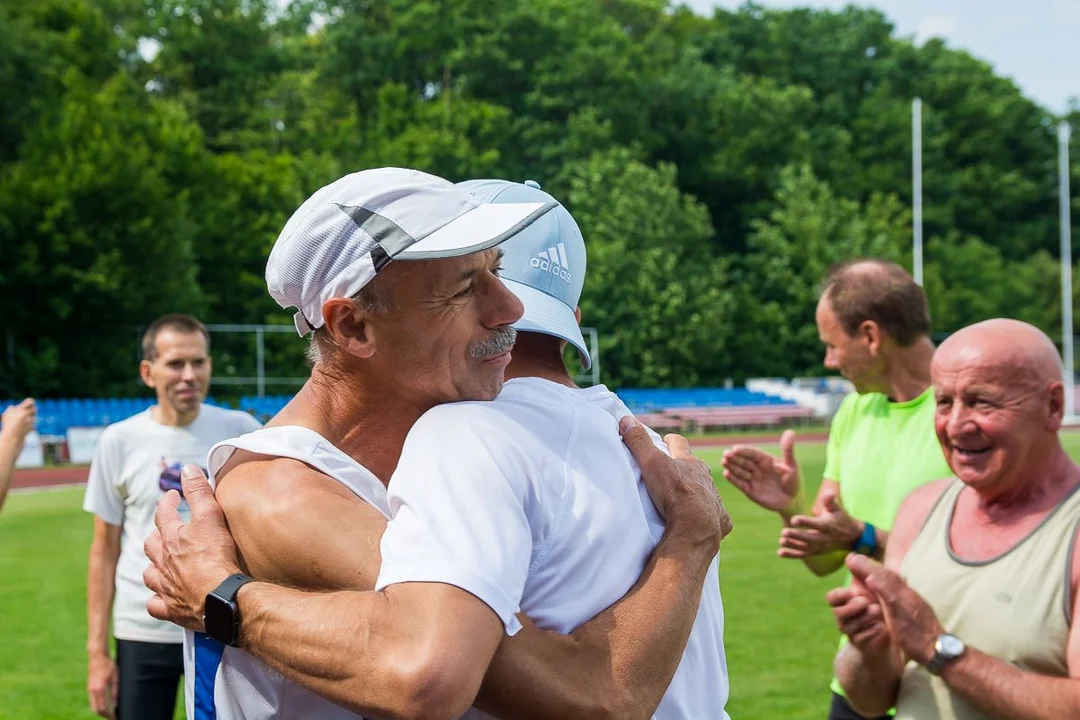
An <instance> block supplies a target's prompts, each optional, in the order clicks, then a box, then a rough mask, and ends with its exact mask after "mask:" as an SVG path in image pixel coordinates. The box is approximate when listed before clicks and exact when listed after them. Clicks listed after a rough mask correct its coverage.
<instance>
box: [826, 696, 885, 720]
mask: <svg viewBox="0 0 1080 720" xmlns="http://www.w3.org/2000/svg"><path fill="white" fill-rule="evenodd" d="M829 720H892V716H891V715H882V716H880V717H876V718H867V717H865V716H863V715H860V714H859V713H857V712H855V711H854V710H852V709H851V706H850V705H848V701H847V700H845V699H844V698H843V697H842V696H840V695H837V694H836V693H833V694H832V706H831V707H830V708H829Z"/></svg>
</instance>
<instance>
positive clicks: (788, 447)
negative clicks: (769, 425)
mask: <svg viewBox="0 0 1080 720" xmlns="http://www.w3.org/2000/svg"><path fill="white" fill-rule="evenodd" d="M780 455H781V456H782V457H783V458H784V464H785V465H788V466H789V467H795V465H796V464H797V463H796V462H795V431H794V430H785V431H784V432H783V433H782V434H781V435H780Z"/></svg>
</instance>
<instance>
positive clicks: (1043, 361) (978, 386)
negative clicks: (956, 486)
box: [930, 319, 1069, 499]
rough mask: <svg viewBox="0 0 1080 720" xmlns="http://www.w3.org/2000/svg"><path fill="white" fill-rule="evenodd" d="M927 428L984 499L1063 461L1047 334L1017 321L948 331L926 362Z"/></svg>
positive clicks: (1054, 359) (1059, 398)
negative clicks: (929, 384) (929, 388)
mask: <svg viewBox="0 0 1080 720" xmlns="http://www.w3.org/2000/svg"><path fill="white" fill-rule="evenodd" d="M930 376H931V380H932V381H933V384H934V396H935V402H936V405H937V407H936V410H935V414H934V428H935V430H936V431H937V436H938V440H939V441H940V442H941V447H942V450H944V452H945V457H946V459H947V460H948V462H949V466H950V467H951V468H952V470H953V472H954V473H956V476H957V477H958V478H960V480H961V481H963V482H964V483H965V484H966V485H968V486H969V487H971V488H974V489H975V490H976V492H978V493H980V494H981V495H982V496H983V497H984V499H991V498H995V497H998V498H1000V497H1010V496H1011V495H1010V493H1013V492H1014V491H1016V490H1017V489H1019V488H1021V487H1024V486H1027V485H1029V484H1030V483H1032V482H1041V481H1042V480H1044V479H1045V478H1047V477H1050V475H1052V474H1053V472H1056V471H1055V470H1054V468H1055V467H1057V468H1060V467H1061V466H1062V463H1063V462H1064V463H1068V462H1069V461H1068V457H1067V455H1065V454H1064V452H1065V451H1064V450H1063V449H1062V447H1061V442H1060V440H1059V438H1058V430H1060V429H1061V424H1062V421H1063V419H1064V414H1065V412H1064V411H1065V392H1064V384H1063V383H1062V373H1061V359H1060V357H1059V356H1058V352H1057V348H1055V347H1054V344H1053V343H1052V342H1050V338H1048V337H1046V335H1045V334H1044V333H1043V332H1042V331H1041V330H1039V329H1038V328H1036V327H1033V326H1031V325H1028V324H1027V323H1023V322H1020V321H1018V320H1004V319H998V320H987V321H986V322H981V323H978V324H976V325H971V326H970V327H966V328H964V329H963V330H960V331H959V332H956V333H954V334H953V335H951V336H950V337H949V339H948V340H946V341H945V342H943V343H942V344H941V347H939V348H938V349H937V352H936V353H934V359H933V362H932V363H931V365H930Z"/></svg>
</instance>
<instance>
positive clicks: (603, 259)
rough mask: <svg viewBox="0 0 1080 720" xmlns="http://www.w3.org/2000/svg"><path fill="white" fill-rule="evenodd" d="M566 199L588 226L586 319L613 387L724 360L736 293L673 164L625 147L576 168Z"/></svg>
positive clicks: (704, 371) (693, 372) (686, 381)
mask: <svg viewBox="0 0 1080 720" xmlns="http://www.w3.org/2000/svg"><path fill="white" fill-rule="evenodd" d="M567 200H568V205H569V208H570V210H571V211H572V212H573V214H574V217H575V218H576V219H577V221H578V223H579V225H580V227H581V230H582V233H584V235H585V242H586V247H587V248H588V254H589V259H588V266H589V267H588V275H587V278H586V281H585V290H584V293H583V295H582V300H581V312H582V323H583V324H585V325H588V326H593V327H596V328H597V330H598V334H599V341H600V358H601V373H602V378H603V380H604V381H605V382H607V383H609V384H611V385H613V386H615V387H635V386H638V387H655V386H661V387H693V386H695V385H699V384H702V383H707V382H710V381H712V380H713V379H714V378H715V377H716V370H715V369H716V368H722V367H723V366H724V365H725V363H726V358H725V351H726V350H727V345H728V342H729V340H730V333H729V330H728V326H729V322H730V318H729V313H730V308H731V294H730V292H729V291H728V289H727V288H725V286H724V285H723V280H724V275H725V273H724V270H725V267H726V263H725V262H723V260H722V259H720V258H717V257H716V256H714V255H713V253H712V251H711V247H710V243H709V240H710V235H711V228H710V224H709V216H708V212H707V211H706V209H705V208H704V207H703V206H702V205H701V203H699V202H697V201H695V200H694V199H693V198H691V197H688V196H687V195H684V194H682V193H680V192H679V190H678V187H677V186H676V184H675V168H674V167H673V166H671V165H662V166H660V167H659V168H652V167H649V166H647V165H644V164H643V163H641V162H640V161H639V160H637V159H635V157H634V155H633V153H632V152H631V151H629V150H627V149H624V148H615V149H613V150H610V151H607V152H604V153H598V154H596V155H594V156H593V157H591V158H590V159H589V160H588V161H586V162H583V163H580V164H579V165H578V166H576V167H575V168H574V170H573V173H572V175H571V184H570V191H569V194H568V195H567Z"/></svg>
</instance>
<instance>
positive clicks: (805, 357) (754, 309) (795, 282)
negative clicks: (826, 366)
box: [731, 165, 911, 376]
mask: <svg viewBox="0 0 1080 720" xmlns="http://www.w3.org/2000/svg"><path fill="white" fill-rule="evenodd" d="M909 222H910V220H909V217H908V213H907V211H906V210H905V209H904V208H903V206H902V205H901V204H900V202H899V201H898V200H897V198H896V197H895V196H883V195H875V196H873V197H872V198H871V199H870V200H869V201H868V202H867V203H865V204H860V203H858V202H856V201H854V200H849V199H846V198H841V197H837V196H836V194H835V193H834V192H833V191H832V189H831V188H830V187H829V185H828V183H826V182H824V181H823V180H820V179H819V178H817V177H816V176H815V175H814V173H813V171H812V170H811V169H810V167H809V166H807V165H798V166H789V167H787V168H785V169H784V171H783V173H782V180H781V187H780V190H779V191H778V192H777V195H776V207H775V209H774V210H773V211H772V212H770V213H769V217H768V219H763V220H757V221H755V222H754V224H753V232H752V234H751V236H750V239H749V242H748V245H749V248H748V253H747V255H746V257H745V258H744V260H743V262H742V263H741V264H740V266H739V270H738V273H737V275H736V282H737V284H738V288H739V290H738V292H737V293H736V297H737V299H738V313H737V318H738V324H737V328H736V331H735V333H734V337H733V339H732V342H731V345H732V350H733V352H734V354H735V355H736V356H737V357H740V358H750V357H752V358H754V362H753V363H752V364H751V363H745V364H743V367H742V368H740V370H742V372H741V373H738V374H739V375H740V376H742V375H744V374H745V373H748V372H749V373H754V374H758V375H767V376H791V375H816V374H820V373H821V357H822V349H821V343H820V341H819V339H818V334H817V328H816V326H815V324H814V310H815V308H816V306H817V300H818V293H819V290H820V285H821V281H822V279H823V278H824V277H825V275H826V274H827V272H828V270H829V268H830V267H832V266H833V265H835V264H837V263H841V262H844V261H846V260H852V259H855V258H859V257H877V258H883V259H888V260H892V261H894V262H899V263H900V264H902V265H908V263H909V260H910V253H909V251H908V248H909V247H910V242H911V241H910V237H911V235H910V232H911V231H910V226H909Z"/></svg>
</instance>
